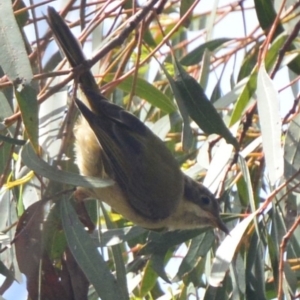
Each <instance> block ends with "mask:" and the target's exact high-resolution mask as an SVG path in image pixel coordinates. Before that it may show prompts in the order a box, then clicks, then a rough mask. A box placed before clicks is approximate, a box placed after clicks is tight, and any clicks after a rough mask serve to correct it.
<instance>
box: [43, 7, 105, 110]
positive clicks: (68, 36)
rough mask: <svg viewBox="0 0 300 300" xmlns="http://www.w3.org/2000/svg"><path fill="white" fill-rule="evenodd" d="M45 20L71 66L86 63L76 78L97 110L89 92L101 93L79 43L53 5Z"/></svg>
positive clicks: (92, 106) (92, 107)
mask: <svg viewBox="0 0 300 300" xmlns="http://www.w3.org/2000/svg"><path fill="white" fill-rule="evenodd" d="M47 21H48V24H49V26H50V28H51V30H52V32H53V35H54V38H55V40H56V42H57V44H58V45H59V47H60V49H61V51H62V52H63V53H64V54H65V56H66V58H67V60H68V61H69V63H70V65H71V67H72V68H76V67H78V66H83V67H84V65H86V70H84V71H81V73H80V74H79V76H78V77H77V80H78V83H79V85H80V88H81V90H82V91H83V93H84V94H85V97H86V99H87V101H88V103H89V106H90V107H91V109H92V110H94V111H97V110H98V109H97V106H98V105H97V103H95V101H96V100H95V97H93V99H91V97H90V92H94V93H97V94H99V95H101V93H100V90H99V87H98V85H97V83H96V81H95V78H94V76H93V74H92V72H91V71H90V69H89V67H88V64H87V60H86V58H85V56H84V54H83V51H82V48H81V45H80V44H79V42H78V40H77V39H76V38H75V37H74V35H73V34H72V32H71V30H70V28H69V27H68V26H67V24H66V23H65V21H64V20H63V19H62V17H61V16H60V15H59V14H58V13H57V11H56V10H55V9H54V8H53V7H48V17H47ZM101 96H102V95H101ZM102 97H103V96H102ZM103 98H104V97H103Z"/></svg>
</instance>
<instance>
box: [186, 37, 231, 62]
mask: <svg viewBox="0 0 300 300" xmlns="http://www.w3.org/2000/svg"><path fill="white" fill-rule="evenodd" d="M230 40H231V39H229V38H219V39H215V40H212V41H208V42H206V43H204V44H201V45H200V46H199V47H197V48H195V49H194V50H192V51H191V52H189V53H188V54H187V55H186V56H184V57H183V58H181V59H180V63H181V64H182V65H184V66H191V65H195V64H198V63H200V62H201V60H202V57H203V54H204V52H205V50H206V49H208V50H209V51H214V50H216V49H218V48H219V47H220V46H222V45H223V44H225V43H226V42H229V41H230Z"/></svg>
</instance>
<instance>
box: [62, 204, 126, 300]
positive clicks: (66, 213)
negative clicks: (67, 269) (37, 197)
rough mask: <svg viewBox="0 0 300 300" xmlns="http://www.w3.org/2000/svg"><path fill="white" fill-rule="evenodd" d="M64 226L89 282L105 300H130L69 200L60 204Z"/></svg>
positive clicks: (77, 259) (70, 246) (72, 248)
mask: <svg viewBox="0 0 300 300" xmlns="http://www.w3.org/2000/svg"><path fill="white" fill-rule="evenodd" d="M60 209H61V217H62V224H63V228H64V231H65V234H66V238H67V241H68V245H69V248H70V250H71V252H72V254H73V256H74V257H75V259H76V261H77V263H78V264H79V266H80V267H81V269H82V270H83V272H84V273H85V275H86V277H87V278H88V280H89V281H90V282H91V283H92V284H93V286H94V287H95V289H96V291H97V293H98V295H99V296H100V297H101V299H103V300H105V299H106V300H111V299H128V296H127V295H123V294H122V293H121V291H120V289H119V287H118V285H117V281H116V279H115V278H114V276H113V275H112V274H111V272H110V270H109V268H108V266H107V265H106V262H105V261H104V259H103V257H102V256H101V255H100V253H99V251H98V250H97V248H96V245H95V244H94V243H93V241H92V240H91V238H90V237H89V236H88V233H87V232H86V231H85V230H84V228H83V226H82V224H81V223H80V222H79V220H78V217H77V215H76V212H75V210H74V208H73V207H72V205H71V203H70V200H69V199H63V200H62V201H61V202H60Z"/></svg>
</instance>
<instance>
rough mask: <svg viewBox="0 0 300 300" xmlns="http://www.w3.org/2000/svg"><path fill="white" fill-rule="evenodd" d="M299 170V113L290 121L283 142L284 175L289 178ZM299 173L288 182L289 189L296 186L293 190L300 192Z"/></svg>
mask: <svg viewBox="0 0 300 300" xmlns="http://www.w3.org/2000/svg"><path fill="white" fill-rule="evenodd" d="M299 170H300V114H298V115H297V116H296V117H295V118H294V119H293V120H292V121H291V124H290V126H289V128H288V131H287V133H286V139H285V143H284V177H285V179H286V180H289V179H290V178H291V177H292V176H293V175H295V174H296V172H298V171H299ZM299 184H300V175H298V176H296V177H295V178H294V179H293V180H292V181H290V182H289V183H288V187H289V188H290V189H291V188H293V187H296V186H298V188H296V189H295V190H294V191H295V192H298V193H299V192H300V188H299Z"/></svg>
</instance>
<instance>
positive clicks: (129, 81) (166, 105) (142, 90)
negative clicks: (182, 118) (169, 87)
mask: <svg viewBox="0 0 300 300" xmlns="http://www.w3.org/2000/svg"><path fill="white" fill-rule="evenodd" d="M104 79H105V81H107V82H109V81H111V80H113V79H114V75H113V74H107V75H106V76H105V78H104ZM132 86H133V76H129V77H127V78H125V79H124V80H122V81H121V82H120V83H119V84H118V88H119V89H121V90H122V91H124V92H127V93H130V92H131V90H132ZM134 92H135V95H136V96H138V97H140V98H142V99H145V100H147V101H148V102H149V103H150V104H152V105H153V106H155V107H157V108H159V109H161V110H163V111H164V112H166V113H172V112H174V111H175V110H176V106H175V104H174V103H173V102H172V100H171V99H169V98H168V97H167V96H166V95H165V94H164V93H162V92H161V91H160V90H159V89H157V88H156V87H155V86H154V85H152V84H150V83H149V82H147V81H146V80H144V79H142V78H139V77H138V78H136V85H135V90H134Z"/></svg>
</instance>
